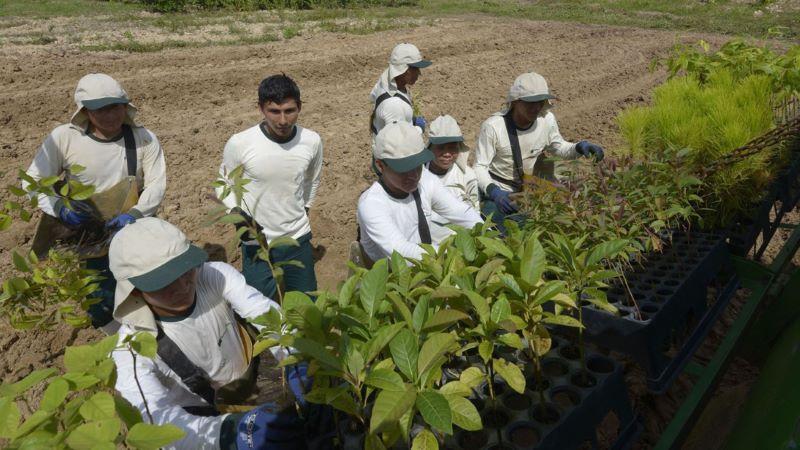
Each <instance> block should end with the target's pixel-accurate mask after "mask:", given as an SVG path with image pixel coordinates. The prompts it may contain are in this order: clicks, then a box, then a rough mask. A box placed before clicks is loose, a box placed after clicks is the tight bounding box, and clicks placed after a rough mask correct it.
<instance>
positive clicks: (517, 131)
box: [475, 72, 603, 225]
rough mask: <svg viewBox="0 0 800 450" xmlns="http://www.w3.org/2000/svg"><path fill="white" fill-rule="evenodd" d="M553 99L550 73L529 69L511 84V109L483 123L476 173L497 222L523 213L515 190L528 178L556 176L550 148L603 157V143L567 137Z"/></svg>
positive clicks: (566, 155) (567, 155) (565, 153)
mask: <svg viewBox="0 0 800 450" xmlns="http://www.w3.org/2000/svg"><path fill="white" fill-rule="evenodd" d="M553 99H555V96H553V95H552V94H551V93H550V90H549V88H548V87H547V81H545V79H544V77H542V76H541V75H539V74H538V73H534V72H529V73H524V74H522V75H520V76H518V77H517V79H516V80H514V84H513V85H512V86H511V89H509V92H508V99H507V103H506V106H505V108H504V109H503V110H502V111H500V112H498V113H495V114H494V115H492V116H491V117H489V118H488V119H486V121H484V122H483V125H481V130H480V134H479V135H478V146H477V148H476V150H475V156H476V161H475V172H476V174H477V176H478V185H479V187H480V190H481V192H482V193H483V199H482V200H483V202H482V211H483V213H484V215H486V216H488V215H489V214H492V218H493V220H494V222H495V223H497V224H500V225H502V222H503V219H504V218H505V217H506V216H507V215H513V214H514V213H516V212H517V206H516V205H515V204H514V202H513V201H512V200H511V199H510V197H509V194H511V193H514V192H520V191H521V190H522V186H523V181H524V179H525V178H526V177H528V176H532V175H533V176H539V177H542V178H545V179H549V180H554V179H555V174H554V165H553V163H552V162H550V161H544V157H543V154H544V153H545V152H548V153H552V154H554V155H555V156H558V157H560V158H564V159H573V158H577V157H579V156H584V157H590V156H593V157H594V158H595V159H596V160H598V161H600V160H602V159H603V149H602V148H601V147H600V146H599V145H595V144H592V143H590V142H587V141H580V142H578V143H571V142H567V141H566V140H564V138H563V137H561V133H560V132H559V130H558V124H557V123H556V118H555V116H554V115H553V113H552V112H551V111H550V109H551V108H552V103H551V100H553ZM515 217H516V216H511V218H515Z"/></svg>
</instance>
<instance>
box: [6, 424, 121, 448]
mask: <svg viewBox="0 0 800 450" xmlns="http://www.w3.org/2000/svg"><path fill="white" fill-rule="evenodd" d="M61 436H63V434H62V435H61ZM61 441H63V438H60V437H59V436H58V435H56V434H54V433H53V432H51V431H49V430H42V429H39V430H36V431H34V432H33V433H30V434H29V435H27V436H25V437H23V438H20V439H17V440H15V441H14V449H15V450H41V449H44V448H46V449H51V448H57V443H61ZM93 450H94V449H93ZM97 450H114V449H108V447H105V448H103V447H102V446H100V447H98V448H97Z"/></svg>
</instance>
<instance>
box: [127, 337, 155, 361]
mask: <svg viewBox="0 0 800 450" xmlns="http://www.w3.org/2000/svg"><path fill="white" fill-rule="evenodd" d="M130 344H131V347H132V348H133V351H135V352H136V353H138V354H140V355H142V356H144V357H145V358H155V357H156V352H157V351H158V343H157V342H156V337H155V336H153V335H152V334H151V333H148V332H147V331H139V332H137V333H136V334H134V335H133V338H131V340H130Z"/></svg>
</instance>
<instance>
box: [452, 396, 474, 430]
mask: <svg viewBox="0 0 800 450" xmlns="http://www.w3.org/2000/svg"><path fill="white" fill-rule="evenodd" d="M445 398H446V399H447V403H449V404H450V413H451V414H452V415H453V423H454V424H455V425H456V426H458V427H460V428H461V429H464V430H467V431H477V430H480V429H481V428H483V423H482V422H481V416H480V414H478V409H477V408H475V405H473V404H472V402H471V401H469V400H467V399H466V398H464V397H459V396H457V395H445Z"/></svg>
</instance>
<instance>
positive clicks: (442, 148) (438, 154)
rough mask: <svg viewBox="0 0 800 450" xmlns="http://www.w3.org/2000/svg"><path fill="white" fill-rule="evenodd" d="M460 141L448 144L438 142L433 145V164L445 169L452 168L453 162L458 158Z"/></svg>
mask: <svg viewBox="0 0 800 450" xmlns="http://www.w3.org/2000/svg"><path fill="white" fill-rule="evenodd" d="M459 147H460V143H459V142H448V143H446V144H436V145H432V146H431V151H432V152H433V156H434V158H433V161H431V162H432V163H433V164H435V165H436V166H437V167H439V168H440V169H443V170H450V168H451V167H453V163H455V162H456V159H457V158H458V153H459V152H458V151H459Z"/></svg>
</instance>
